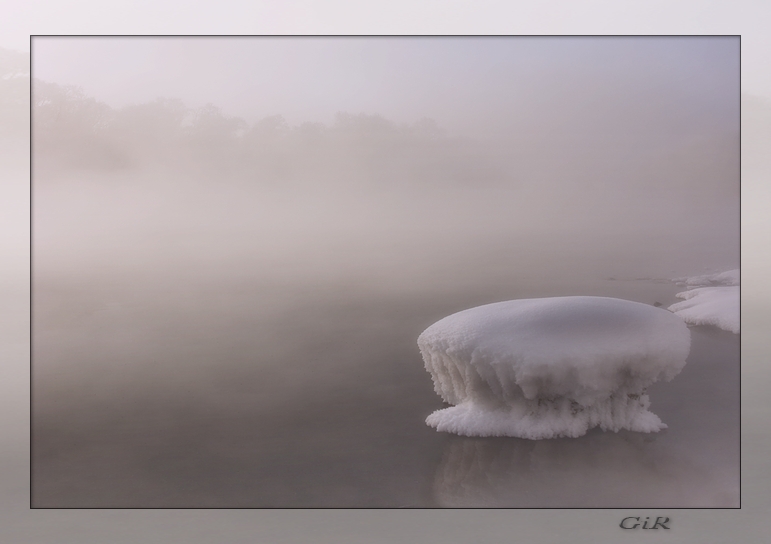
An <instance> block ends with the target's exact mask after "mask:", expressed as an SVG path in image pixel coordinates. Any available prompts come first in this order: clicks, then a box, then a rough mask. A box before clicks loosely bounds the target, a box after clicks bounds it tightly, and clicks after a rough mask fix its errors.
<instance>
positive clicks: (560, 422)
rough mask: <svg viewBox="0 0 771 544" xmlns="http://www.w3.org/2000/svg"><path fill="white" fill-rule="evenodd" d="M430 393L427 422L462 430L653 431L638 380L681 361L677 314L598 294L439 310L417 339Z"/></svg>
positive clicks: (654, 420) (683, 333)
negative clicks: (437, 406) (442, 313)
mask: <svg viewBox="0 0 771 544" xmlns="http://www.w3.org/2000/svg"><path fill="white" fill-rule="evenodd" d="M418 346H419V348H420V351H421V354H422V355H423V359H424V361H425V366H426V369H427V370H428V372H429V373H430V374H431V377H432V379H433V381H434V389H435V391H436V392H437V393H438V394H439V395H440V396H441V397H442V399H443V400H444V401H445V402H447V403H449V404H452V405H453V406H452V407H450V408H445V409H443V410H438V411H436V412H434V413H433V414H431V415H430V416H429V417H428V418H427V420H426V423H428V425H430V426H432V427H435V428H436V429H437V430H439V431H447V432H453V433H457V434H462V435H468V436H516V437H521V438H530V439H541V438H554V437H560V436H568V437H577V436H581V435H583V434H585V433H586V432H587V431H588V430H589V429H591V428H593V427H600V428H602V429H603V430H613V431H619V430H621V429H629V430H632V431H641V432H655V431H658V430H660V429H663V428H665V427H666V425H664V424H663V423H662V422H661V420H660V419H659V417H658V416H656V415H655V414H654V413H652V412H650V411H649V410H648V407H649V404H650V402H649V399H648V396H647V394H646V388H647V387H648V386H650V385H651V384H652V383H654V382H656V381H658V380H662V379H663V380H671V379H672V378H673V377H674V376H676V375H677V374H678V373H679V372H680V370H681V369H682V368H683V366H684V365H685V360H686V357H687V356H688V352H689V350H690V332H689V331H688V328H687V327H686V325H685V323H684V322H683V320H682V319H681V318H679V317H678V316H676V315H674V314H672V313H670V312H668V311H666V310H664V309H659V308H654V307H653V306H648V305H646V304H641V303H638V302H630V301H626V300H620V299H614V298H606V297H555V298H541V299H525V300H513V301H508V302H499V303H495V304H488V305H485V306H479V307H477V308H471V309H469V310H465V311H462V312H458V313H456V314H453V315H451V316H448V317H446V318H444V319H442V320H440V321H438V322H436V323H434V324H433V325H431V326H430V327H429V328H428V329H426V330H425V331H424V332H423V333H422V334H421V335H420V337H419V338H418Z"/></svg>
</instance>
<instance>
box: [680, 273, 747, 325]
mask: <svg viewBox="0 0 771 544" xmlns="http://www.w3.org/2000/svg"><path fill="white" fill-rule="evenodd" d="M673 281H675V283H677V284H678V285H685V286H687V287H688V290H687V291H682V292H680V293H677V294H676V295H675V296H676V297H677V298H682V299H684V300H683V301H682V302H677V303H675V304H672V305H671V306H670V307H669V311H671V312H673V313H674V314H675V315H678V316H680V317H681V318H682V319H683V320H684V321H685V322H686V323H688V324H689V325H713V326H715V327H719V328H721V329H723V330H726V331H729V332H732V333H734V334H739V332H740V315H739V314H740V312H739V300H740V297H739V289H740V276H739V270H738V269H736V270H728V271H726V272H719V273H716V274H705V275H702V276H693V277H687V278H677V279H675V280H673Z"/></svg>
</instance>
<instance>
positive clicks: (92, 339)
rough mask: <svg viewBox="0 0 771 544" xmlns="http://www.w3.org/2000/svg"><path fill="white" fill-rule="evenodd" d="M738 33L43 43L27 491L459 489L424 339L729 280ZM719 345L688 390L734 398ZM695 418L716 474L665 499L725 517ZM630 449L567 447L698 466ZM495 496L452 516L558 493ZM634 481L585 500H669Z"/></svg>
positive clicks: (147, 496)
mask: <svg viewBox="0 0 771 544" xmlns="http://www.w3.org/2000/svg"><path fill="white" fill-rule="evenodd" d="M738 45H739V44H738V39H736V38H655V39H654V38H602V39H599V38H571V39H568V38H553V39H546V38H462V39H459V38H455V39H449V38H436V39H429V38H410V39H397V38H377V39H374V38H373V39H364V38H361V39H359V38H345V39H342V38H340V39H332V38H315V39H311V38H301V39H300V38H258V39H235V38H230V39H218V38H201V39H187V38H185V39H182V38H174V39H172V38H164V39H149V38H141V39H140V38H133V39H117V38H85V39H73V38H35V39H34V41H33V46H32V62H33V72H32V77H33V78H34V79H33V83H32V100H33V104H32V114H33V116H32V129H33V139H32V145H33V148H32V149H33V163H32V165H33V192H32V198H33V328H34V336H33V338H34V340H33V390H34V400H33V410H34V419H33V436H34V443H33V478H34V481H33V484H34V485H33V503H34V504H35V505H37V506H290V507H291V506H342V507H356V506H388V507H395V506H436V505H440V506H441V505H445V503H446V502H447V501H444V499H442V498H441V497H438V496H437V495H436V493H435V492H432V491H431V490H432V489H434V490H436V489H439V488H442V489H444V488H443V487H442V486H443V485H444V484H443V483H441V482H440V481H439V480H436V478H439V479H442V478H444V479H446V478H448V475H447V471H448V470H453V471H455V469H452V467H453V466H455V465H456V464H457V463H458V461H457V459H456V458H458V459H459V457H457V455H456V454H455V453H452V452H450V453H445V454H443V453H442V452H443V451H444V450H445V449H446V448H450V449H451V451H466V450H465V449H464V448H466V449H467V446H463V445H458V444H460V443H459V442H458V441H457V440H456V441H454V442H447V437H446V436H445V435H441V434H439V433H436V432H434V431H433V430H431V429H429V428H428V427H425V425H424V424H423V419H425V416H426V415H427V414H428V413H430V412H431V411H433V410H434V409H437V408H438V407H440V404H441V403H440V401H438V400H437V399H436V397H435V395H434V394H433V392H432V391H431V382H430V377H429V376H428V374H427V373H426V372H425V370H424V369H423V365H422V362H421V360H420V355H419V353H418V350H417V346H416V344H415V339H416V338H417V336H418V334H420V332H421V331H422V330H423V329H424V328H425V327H427V326H428V325H430V324H431V323H432V322H434V321H436V320H437V319H439V318H441V317H443V316H445V315H448V314H449V313H451V312H453V311H458V310H461V309H463V308H467V307H470V306H474V305H478V304H484V303H488V302H494V301H498V300H507V299H514V298H526V297H537V296H561V295H578V294H585V295H604V296H618V297H620V298H627V299H630V300H637V301H640V302H645V303H649V304H653V303H654V302H656V303H659V304H663V305H664V306H667V305H668V304H671V303H673V302H675V300H676V299H675V298H674V294H675V292H676V291H677V288H676V287H675V286H674V285H673V284H671V282H669V279H671V278H674V277H680V276H684V275H690V274H700V273H704V272H705V271H716V270H723V269H729V268H737V267H738V261H739V101H740V100H739V79H738V77H739V72H738V70H739V57H738ZM715 335H716V336H715ZM713 336H714V337H712V336H709V335H706V336H700V337H699V338H706V339H704V340H700V342H702V344H700V345H699V346H698V349H696V353H699V354H701V355H700V356H701V357H703V359H704V361H706V362H704V363H703V364H702V366H709V365H717V364H719V363H718V362H716V361H717V359H716V357H718V356H717V355H715V354H716V353H722V354H724V355H725V359H726V361H727V362H726V364H725V368H723V369H722V370H721V372H722V373H724V374H721V373H719V372H718V373H714V374H709V373H703V372H702V373H698V372H697V373H696V374H695V376H696V377H694V378H693V380H694V382H692V383H701V384H703V385H704V387H705V388H707V389H709V388H710V387H713V386H714V383H715V382H714V380H722V381H723V383H725V384H727V385H726V387H728V388H729V391H728V392H727V393H726V399H728V400H726V401H725V403H724V405H726V406H729V407H730V408H728V410H729V412H730V413H731V414H732V413H733V412H732V410H734V408H736V409H737V410H738V387H735V386H737V385H738V382H736V378H737V376H738V374H737V373H736V372H734V371H738V366H737V365H738V341H737V340H736V338H735V337H732V336H730V335H721V334H719V333H714V334H713ZM709 342H717V343H718V345H719V346H720V347H718V348H715V349H713V350H706V349H703V347H702V346H703V345H707V344H708V343H709ZM710 357H711V358H710ZM685 377H686V374H685V373H684V375H683V379H685ZM673 386H674V384H673ZM691 386H692V384H690V385H689V383H688V382H684V383H683V384H682V385H681V386H680V387H681V388H680V389H670V390H669V391H670V393H669V397H667V394H666V393H662V395H663V399H664V400H662V403H664V404H667V403H669V404H668V405H669V406H675V407H676V406H678V405H679V403H678V402H677V401H675V400H674V399H675V398H676V397H677V396H678V395H679V394H680V393H678V391H686V392H688V391H691V393H689V394H691V395H692V396H693V398H697V397H699V395H700V393H699V392H698V391H695V392H694V391H693V390H691V389H689V387H691ZM665 387H666V386H665V385H662V386H660V388H661V389H662V390H664V388H665ZM687 398H689V397H687V394H686V397H685V400H683V401H682V402H685V403H686V404H687ZM667 399H669V400H667ZM705 409H706V408H705ZM715 409H716V410H717V409H718V408H715ZM653 410H654V411H656V413H659V411H657V410H656V407H655V405H654V406H653ZM672 410H673V411H672V412H671V413H670V421H672V420H674V421H675V422H678V421H682V422H683V423H682V425H683V426H684V427H688V425H690V424H691V423H692V421H691V420H688V419H687V418H684V419H683V418H682V417H681V415H678V412H677V409H676V408H673V409H672ZM667 413H668V412H667V411H666V410H665V411H664V412H663V413H661V414H660V415H661V416H662V419H664V421H665V422H667V418H666V415H665V414H667ZM737 413H738V412H737ZM711 415H714V416H715V417H714V418H709V417H708V418H706V419H708V420H710V421H712V423H710V425H712V424H713V423H714V422H715V421H717V423H714V425H715V426H717V427H719V428H720V429H721V430H722V431H721V432H722V434H721V433H718V432H716V433H714V435H715V437H714V439H712V440H713V441H712V442H710V440H709V439H707V438H704V437H705V436H708V435H709V433H706V432H704V431H705V429H707V427H699V429H697V430H692V431H691V432H693V433H696V435H698V436H699V437H700V440H702V441H701V442H700V444H701V446H700V448H701V449H702V450H703V451H702V453H701V454H700V455H703V456H704V457H705V458H710V459H712V460H713V461H714V459H717V460H718V461H716V464H718V465H719V466H720V469H719V470H717V471H716V474H717V475H718V476H715V477H712V476H709V475H706V473H701V472H699V473H698V474H696V475H694V473H691V472H689V473H688V474H687V475H686V476H684V477H683V478H682V479H678V478H675V479H674V480H673V481H674V482H677V483H682V484H683V485H684V486H685V488H686V489H685V491H683V492H682V493H680V495H679V496H678V498H677V500H676V501H675V503H676V504H675V505H676V506H693V505H698V506H704V505H706V506H734V505H735V504H736V499H737V497H738V494H737V493H735V490H734V489H733V488H732V487H731V485H732V484H730V483H729V484H726V482H731V481H733V480H732V479H731V477H730V475H732V474H734V472H733V467H734V466H736V463H738V453H737V452H738V443H736V441H737V440H738V438H737V436H736V435H735V433H734V432H733V431H732V430H731V425H730V424H729V423H730V421H732V420H731V417H730V414H729V415H725V416H718V415H717V414H711ZM721 417H723V418H724V419H721ZM725 418H728V419H727V420H725ZM696 419H698V418H696ZM726 421H729V423H726ZM675 428H676V426H675ZM709 428H712V427H709ZM723 431H724V432H723ZM686 435H687V433H686ZM620 436H621V435H618V436H617V435H609V436H608V437H603V438H601V439H600V438H597V436H596V435H592V436H589V437H587V440H586V441H584V442H581V444H583V446H580V447H579V446H576V447H578V448H579V449H580V450H581V453H580V455H579V456H578V457H577V459H578V460H577V461H576V466H577V468H576V469H575V470H576V471H577V473H581V471H582V470H583V469H582V468H581V464H582V463H584V464H586V463H588V464H589V465H592V463H595V462H596V461H597V458H594V459H593V460H592V459H590V458H591V455H590V452H599V451H600V450H610V451H619V452H620V453H619V459H624V457H623V456H624V455H625V454H624V453H623V452H624V451H627V450H629V449H630V448H631V450H634V452H636V453H634V454H629V455H631V458H632V459H637V461H635V462H638V463H639V464H640V467H642V468H640V469H639V471H638V472H636V474H638V476H637V478H639V479H640V481H642V480H644V479H645V478H647V477H649V476H650V472H649V471H646V470H647V469H645V467H650V466H651V463H653V464H654V465H655V464H656V463H659V464H660V466H662V467H664V469H662V470H664V472H665V473H667V471H674V472H677V470H679V469H677V467H678V466H683V464H686V465H687V464H688V462H689V461H688V458H689V457H688V455H687V454H682V455H681V449H682V448H683V447H684V446H683V443H682V436H683V434H677V433H676V432H675V431H674V430H673V432H671V433H670V434H669V435H667V436H665V437H664V439H663V440H664V442H663V445H662V442H661V441H659V444H658V446H657V448H658V449H656V448H653V449H656V451H647V450H646V452H643V453H641V450H640V448H643V449H645V448H647V446H644V444H647V442H644V441H642V442H639V444H638V443H637V442H634V439H632V445H631V446H630V445H629V444H627V442H623V444H622V443H621V442H619V443H616V442H617V440H622V438H620ZM623 440H627V439H626V438H623ZM667 440H668V441H667ZM608 441H611V442H613V443H612V444H608ZM590 442H591V443H590ZM595 442H596V443H597V444H600V443H601V445H598V446H593V445H592V444H594V443H595ZM510 443H511V442H507V444H510ZM512 444H513V443H512ZM614 444H615V445H614ZM634 444H637V446H635V445H634ZM668 444H669V445H671V444H674V446H671V447H670V446H669V445H668ZM638 446H639V447H638ZM735 446H736V447H735ZM496 447H497V446H496ZM522 447H523V446H516V445H515V446H511V447H510V446H506V447H504V448H503V449H504V450H506V451H509V450H511V452H514V453H511V452H510V454H511V455H519V453H517V452H520V450H522ZM539 447H540V446H539ZM571 447H572V446H571ZM452 448H455V449H452ZM458 448H460V449H458ZM512 448H513V449H512ZM672 448H674V449H672ZM541 449H543V448H542V447H541ZM546 449H548V450H549V451H556V450H555V449H554V448H553V447H551V446H550V447H549V448H546ZM648 449H650V448H648ZM659 450H660V453H657V452H658V451H659ZM448 451H450V450H448ZM673 451H677V452H678V455H674V454H673ZM705 451H706V452H707V453H704V452H705ZM357 452H358V453H357ZM721 452H722V453H721ZM443 455H444V457H443ZM448 455H449V456H450V457H447V456H448ZM463 455H465V456H466V457H468V455H467V454H463ZM506 455H509V454H506ZM543 455H544V456H546V457H544V458H543V459H542V461H543V464H544V465H545V466H548V464H549V462H550V461H549V459H551V457H549V456H550V455H552V454H551V453H545V454H543ZM554 455H557V454H554ZM558 455H559V456H563V455H565V453H564V452H561V453H559V454H558ZM602 455H605V454H602ZM657 455H659V457H657ZM683 455H685V457H683ZM710 456H712V457H710ZM461 457H463V456H461ZM449 458H451V459H455V460H452V461H447V459H449ZM441 459H445V461H441ZM555 459H556V458H555ZM581 459H583V461H581ZM614 459H615V458H614ZM668 459H674V461H671V462H670V461H667V460H668ZM683 459H685V461H684V460H683ZM464 462H465V461H464ZM554 462H556V463H559V462H560V461H559V459H557V460H556V461H554ZM618 462H621V461H618ZM448 463H449V465H448ZM461 464H462V463H461ZM622 464H623V463H622ZM609 465H611V466H616V465H614V464H613V463H610V464H609ZM377 466H383V467H388V470H385V471H383V472H382V474H378V472H377V470H376V467H377ZM448 466H449V467H450V468H447V467H448ZM592 466H594V465H592ZM227 467H231V468H227ZM233 467H240V468H239V470H241V471H242V472H244V473H249V474H250V475H251V477H253V478H254V479H255V480H254V482H255V483H253V484H250V485H247V484H246V483H245V482H244V481H242V480H240V479H239V478H238V477H237V475H236V473H237V472H238V471H234V470H235V469H234V468H233ZM584 468H585V467H584ZM458 470H460V471H461V472H462V470H463V469H458ZM614 470H615V469H614ZM436 471H438V472H436ZM697 472H698V471H697ZM726 474H729V476H726ZM271 475H272V476H271ZM659 476H660V475H659ZM519 477H520V476H517V478H519ZM538 477H539V478H542V476H538ZM475 478H476V477H475ZM604 478H605V479H607V478H608V476H607V475H606V476H603V475H599V476H598V477H597V479H596V481H604ZM610 478H611V479H612V477H610ZM547 480H548V478H547ZM442 481H444V480H442ZM110 482H112V483H110ZM116 482H118V483H117V484H116ZM259 482H262V484H260V483H259ZM409 482H411V483H409ZM415 482H423V483H419V484H416V483H415ZM432 482H433V483H432ZM475 482H476V480H475ZM528 482H529V483H528V485H536V483H534V482H536V480H528ZM736 482H738V480H737V481H736ZM260 485H262V487H260ZM517 485H520V484H517ZM538 485H543V486H545V487H544V489H547V490H549V489H550V490H552V491H553V490H555V489H556V487H553V486H555V485H556V484H555V483H554V482H551V481H550V480H549V481H545V483H544V482H542V483H539V484H538ZM416 486H417V487H416ZM474 486H477V487H478V486H479V484H478V482H476V483H474ZM726 486H727V488H728V489H729V491H725V489H726ZM514 487H516V486H514ZM717 487H720V488H722V489H723V491H721V492H717V491H715V492H714V493H713V491H714V490H715V489H716V488H717ZM509 491H510V490H509ZM509 491H506V492H505V493H502V496H503V497H504V499H505V500H504V499H501V500H502V501H503V502H497V503H496V502H495V500H492V499H489V497H488V495H489V493H488V494H487V495H485V493H486V491H485V490H482V491H481V493H482V495H484V496H485V499H484V500H483V501H482V503H479V502H474V500H470V499H469V498H468V497H460V498H458V497H456V496H455V495H453V497H454V498H452V500H449V503H451V504H462V505H471V506H473V505H482V504H483V505H487V506H489V505H491V504H492V505H502V506H507V505H508V506H523V505H530V506H543V505H546V506H566V505H575V504H574V502H571V501H573V500H574V499H573V498H570V497H566V496H562V497H560V495H559V493H556V494H554V493H547V495H548V498H544V495H543V494H542V495H540V496H541V499H538V500H542V501H543V502H542V503H538V502H537V500H536V499H533V500H534V501H536V502H533V501H530V502H528V500H525V499H523V498H522V497H512V495H511V494H510V492H509ZM432 493H434V494H433V495H432ZM442 493H444V492H442ZM455 493H456V491H453V494H455ZM496 493H497V491H496ZM440 495H441V493H440ZM643 496H644V498H645V500H646V501H648V502H645V503H644V504H642V503H636V502H635V501H634V500H633V499H632V498H630V497H629V496H626V495H624V494H623V493H622V492H621V491H620V490H619V492H618V493H617V494H613V493H609V494H607V495H603V497H604V500H605V499H606V500H608V501H610V502H609V504H607V505H597V506H610V505H611V503H612V505H618V504H629V505H642V506H661V505H670V504H673V503H671V502H667V501H671V500H672V499H671V497H672V496H673V495H672V492H671V490H670V491H664V492H662V493H661V494H660V495H657V494H656V492H655V491H653V490H651V491H646V493H645V494H643ZM705 497H706V498H705ZM506 501H509V502H506ZM619 501H620V502H619ZM592 505H593V506H594V504H593V503H592Z"/></svg>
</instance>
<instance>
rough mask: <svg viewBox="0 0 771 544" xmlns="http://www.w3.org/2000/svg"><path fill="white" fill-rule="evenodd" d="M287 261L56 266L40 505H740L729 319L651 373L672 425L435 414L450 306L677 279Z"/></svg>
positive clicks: (37, 425) (48, 325)
mask: <svg viewBox="0 0 771 544" xmlns="http://www.w3.org/2000/svg"><path fill="white" fill-rule="evenodd" d="M42 268H43V267H41V269H42ZM276 277H277V276H276ZM276 277H273V278H274V279H268V278H267V277H260V276H259V275H258V274H257V275H250V274H246V273H243V274H242V273H239V272H238V271H237V270H230V271H229V273H228V274H227V276H226V277H217V276H216V275H208V276H206V275H203V276H202V275H196V274H193V273H178V274H175V275H164V274H162V273H158V269H156V273H154V274H149V275H145V276H142V275H141V274H123V275H120V274H114V273H112V272H109V273H108V272H104V273H99V271H96V272H93V273H92V274H90V275H88V276H85V275H81V276H77V275H73V274H70V275H67V274H61V275H57V274H53V273H48V274H39V276H38V277H37V278H36V279H35V282H34V303H33V311H34V316H33V325H34V329H33V449H32V455H33V485H32V497H33V505H34V506H35V507H174V508H187V507H225V508H234V507H238V508H242V507H280V508H287V507H288V508H291V507H302V508H305V507H344V508H356V507H386V508H399V507H604V508H615V507H670V508H672V507H736V506H738V505H739V494H738V486H739V431H740V429H739V339H738V336H737V335H732V334H730V333H727V332H723V331H720V330H717V329H712V328H693V329H692V338H693V343H692V349H691V355H690V358H689V361H688V364H687V365H686V367H685V369H684V370H683V372H682V373H681V374H680V375H679V376H677V377H676V378H675V379H674V380H673V381H672V382H670V383H660V384H656V385H654V386H653V387H652V388H651V391H650V397H651V410H652V411H653V412H654V413H656V414H658V415H659V416H660V417H661V418H662V420H663V421H664V422H665V423H667V424H668V425H669V428H668V429H667V430H665V431H663V432H661V433H658V434H638V433H630V432H620V433H617V434H616V433H603V432H600V431H598V430H595V431H591V432H590V433H588V434H587V435H586V436H584V437H581V438H578V439H556V440H542V441H528V440H522V439H515V438H467V437H460V436H454V435H449V434H444V433H438V432H436V431H434V430H433V429H431V428H429V427H427V426H426V425H425V424H424V419H425V418H426V416H427V415H428V414H430V413H431V412H432V411H433V410H436V409H439V408H441V407H442V404H441V401H440V399H439V397H438V396H437V395H436V394H435V393H434V392H433V389H432V385H431V380H430V377H429V375H428V373H427V372H426V371H425V370H424V369H423V363H422V360H421V358H420V354H419V353H418V349H417V346H416V338H417V336H418V335H419V334H420V332H421V331H422V330H423V329H425V328H426V327H427V326H429V325H430V324H431V323H433V322H434V321H436V320H437V319H440V318H441V317H444V316H445V315H448V314H449V313H452V312H455V311H458V310H460V309H463V308H467V307H471V306H475V305H479V304H484V303H488V302H493V301H497V300H508V299H513V298H524V297H530V296H552V295H564V294H592V295H605V296H618V297H620V298H627V299H630V300H638V301H640V302H645V303H648V304H653V303H654V302H659V303H662V304H663V305H664V306H666V305H668V304H671V303H672V302H674V301H675V298H674V293H675V292H677V290H678V288H677V287H676V286H674V285H672V284H671V283H666V282H656V281H650V280H636V281H631V280H630V281H621V280H615V281H613V280H608V279H606V278H603V277H601V276H591V277H589V276H586V277H583V279H580V280H579V279H575V278H574V279H573V280H569V279H563V282H562V283H558V284H555V283H553V282H551V283H550V281H549V280H541V281H534V280H531V281H530V282H529V283H528V282H527V281H515V278H514V277H513V276H512V277H507V276H506V275H505V274H502V275H500V276H499V277H498V279H497V280H496V281H492V280H490V281H487V282H482V284H481V285H474V286H471V287H470V286H469V285H472V284H470V283H462V282H455V283H453V282H450V281H448V282H444V283H442V282H433V283H425V284H424V285H423V286H422V288H421V286H420V285H417V286H414V285H413V286H411V287H410V288H405V289H402V290H399V289H389V288H382V289H378V288H375V287H374V286H372V285H370V286H367V284H365V283H361V282H359V283H356V282H351V281H337V282H335V281H326V282H316V283H314V282H305V283H303V282H295V281H291V280H286V281H280V280H277V279H275V278H276ZM570 277H571V276H570V274H564V275H563V278H570ZM171 278H173V279H171Z"/></svg>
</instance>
